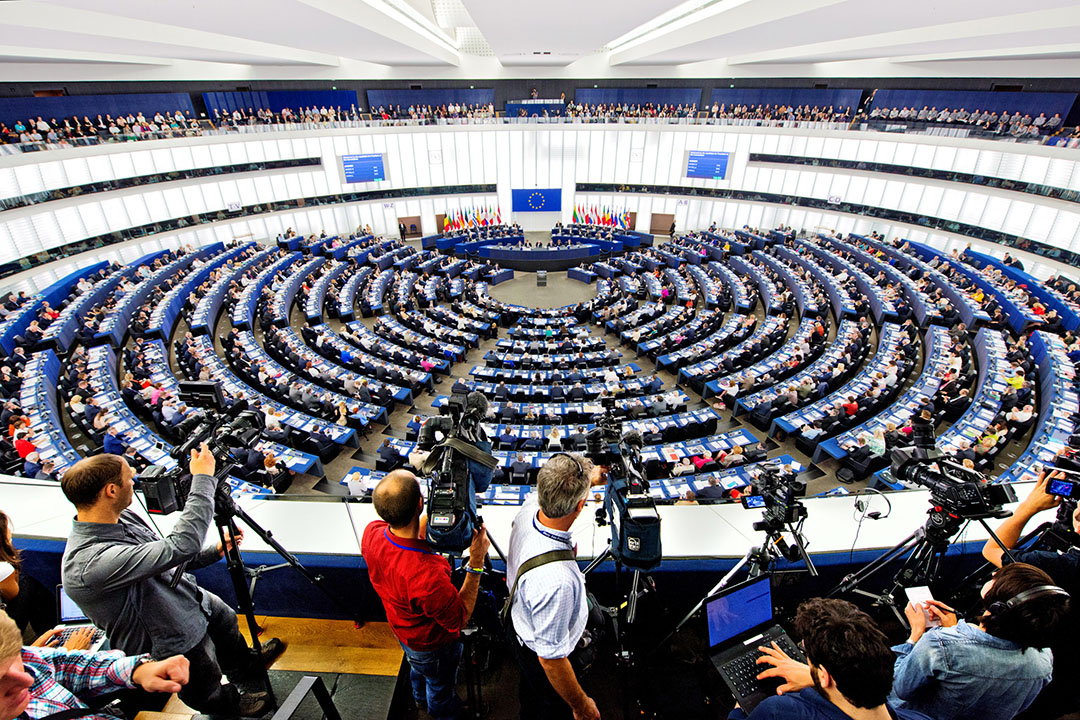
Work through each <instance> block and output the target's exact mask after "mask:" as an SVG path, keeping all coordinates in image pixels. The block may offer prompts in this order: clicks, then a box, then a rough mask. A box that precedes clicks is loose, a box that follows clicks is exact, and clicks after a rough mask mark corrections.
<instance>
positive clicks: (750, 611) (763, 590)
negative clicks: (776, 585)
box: [705, 575, 772, 647]
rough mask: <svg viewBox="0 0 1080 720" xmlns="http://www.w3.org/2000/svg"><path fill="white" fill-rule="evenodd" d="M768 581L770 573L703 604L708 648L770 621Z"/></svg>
mask: <svg viewBox="0 0 1080 720" xmlns="http://www.w3.org/2000/svg"><path fill="white" fill-rule="evenodd" d="M769 582H770V581H769V576H768V575H765V576H763V577H761V578H758V579H757V580H752V581H750V582H748V583H746V584H744V585H743V586H742V587H740V588H737V589H735V590H733V591H731V592H729V593H727V594H725V595H721V596H720V597H718V598H714V599H712V600H709V601H707V602H706V603H705V615H706V617H707V618H708V621H709V647H716V646H717V645H720V644H721V643H725V642H727V641H728V640H730V639H732V638H734V637H737V636H738V635H741V634H743V633H744V632H746V631H747V630H750V629H751V628H755V627H757V626H758V625H764V624H765V623H767V622H769V621H770V620H772V591H771V589H770V587H769Z"/></svg>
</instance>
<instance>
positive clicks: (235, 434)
mask: <svg viewBox="0 0 1080 720" xmlns="http://www.w3.org/2000/svg"><path fill="white" fill-rule="evenodd" d="M180 400H181V401H182V402H184V403H186V404H188V405H189V406H192V407H202V408H203V410H200V411H198V412H196V413H193V414H192V415H190V416H189V417H187V418H185V419H184V420H183V422H181V423H180V424H179V425H177V432H178V434H179V435H180V436H181V437H185V438H187V439H186V440H184V442H183V443H181V444H180V445H177V446H176V447H174V448H173V449H172V452H171V453H170V455H171V456H172V457H173V458H174V459H176V460H177V461H182V460H184V459H185V458H187V457H190V455H191V451H192V450H193V449H194V448H197V447H199V446H200V445H201V444H202V443H204V442H205V443H206V446H207V447H208V448H209V449H210V452H211V453H212V454H213V455H214V460H215V462H216V467H217V472H216V473H215V476H216V477H217V479H218V484H219V487H220V484H221V483H222V482H224V481H225V479H226V478H227V477H228V476H229V475H230V473H232V471H233V470H234V469H235V468H236V465H237V463H236V461H235V460H234V458H233V456H232V451H233V450H234V449H236V448H247V447H252V446H253V445H254V444H255V443H256V442H258V440H259V437H260V436H261V434H262V427H263V421H262V417H261V415H260V414H259V413H258V412H256V411H254V410H248V404H247V401H246V400H240V401H238V402H236V403H234V404H233V405H232V407H229V408H226V406H225V397H224V395H223V394H222V392H221V387H220V386H219V385H217V384H216V383H212V382H181V383H180ZM139 486H140V487H141V489H142V492H143V497H145V498H146V509H147V511H148V512H151V513H155V514H158V515H168V514H169V513H173V512H176V511H177V510H183V509H184V505H185V504H186V503H187V497H188V494H189V493H190V492H191V474H190V473H189V472H188V469H187V467H186V466H185V465H182V464H178V465H177V466H176V467H174V468H172V469H171V470H169V469H167V468H165V467H164V466H162V465H151V466H149V467H147V468H146V469H145V470H143V471H142V473H140V474H139Z"/></svg>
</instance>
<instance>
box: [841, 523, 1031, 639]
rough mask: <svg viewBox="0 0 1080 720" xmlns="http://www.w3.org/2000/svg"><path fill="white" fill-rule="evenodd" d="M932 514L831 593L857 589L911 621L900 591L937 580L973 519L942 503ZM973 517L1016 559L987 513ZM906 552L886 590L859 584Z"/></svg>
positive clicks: (857, 592) (849, 576)
mask: <svg viewBox="0 0 1080 720" xmlns="http://www.w3.org/2000/svg"><path fill="white" fill-rule="evenodd" d="M928 514H929V517H928V518H927V519H926V523H925V524H924V525H923V526H922V527H920V528H919V529H917V530H916V531H915V532H913V533H912V534H910V535H908V536H907V537H906V538H904V539H903V540H901V541H900V542H899V543H898V544H896V545H894V546H893V547H892V549H890V550H888V551H886V552H885V554H884V555H882V556H881V557H879V558H877V559H876V560H874V561H873V562H871V563H870V564H869V565H867V566H865V567H864V568H862V569H861V570H859V571H858V572H854V573H851V574H850V575H847V576H846V577H845V578H844V579H843V580H841V581H840V584H838V585H837V586H836V587H835V588H833V589H832V591H830V592H829V595H828V596H829V597H836V596H837V595H843V594H845V593H849V592H854V593H856V594H858V595H862V596H865V597H868V598H871V599H873V600H874V604H875V605H888V606H889V608H890V609H891V610H892V611H893V614H894V615H896V618H897V620H899V621H900V624H901V625H904V626H905V627H906V626H907V622H906V620H905V619H904V615H903V613H901V612H900V610H899V608H898V607H897V604H896V603H897V593H899V592H900V591H901V590H903V589H904V588H906V587H913V586H918V585H930V584H931V583H934V582H936V581H937V579H938V577H939V575H940V574H941V559H942V557H944V555H945V553H946V552H948V550H949V545H951V544H952V538H953V536H955V535H956V534H957V533H958V532H959V531H960V528H961V527H962V526H963V525H964V523H965V522H966V521H967V520H968V519H969V518H963V517H960V516H959V515H954V514H953V513H951V512H949V511H947V510H945V509H943V508H940V507H933V508H931V509H930V510H929V512H928ZM970 519H977V520H978V521H979V522H980V523H982V526H983V527H984V528H986V532H987V533H989V534H990V537H991V538H993V539H994V542H996V543H997V544H998V545H1000V546H1001V548H1002V549H1003V550H1005V554H1006V555H1008V556H1009V559H1010V560H1012V559H1013V558H1012V554H1011V553H1010V552H1009V550H1008V548H1006V547H1005V546H1004V545H1003V544H1002V542H1001V540H999V539H998V537H997V535H995V534H994V531H993V530H991V529H990V526H989V525H988V524H987V523H986V518H985V517H981V518H970ZM905 553H909V554H908V556H907V559H906V560H905V561H904V564H903V565H901V566H900V570H898V571H897V573H896V575H894V576H893V580H892V584H891V585H889V586H888V587H886V589H885V590H883V591H882V592H880V593H872V592H868V591H866V590H863V589H861V588H860V587H859V586H860V585H862V584H863V583H865V582H866V581H867V580H869V579H870V578H871V577H872V576H874V575H876V574H877V573H878V571H880V570H881V569H882V568H884V567H885V566H886V565H888V564H889V563H891V562H892V561H893V560H896V559H898V558H900V557H903V556H904V554H905Z"/></svg>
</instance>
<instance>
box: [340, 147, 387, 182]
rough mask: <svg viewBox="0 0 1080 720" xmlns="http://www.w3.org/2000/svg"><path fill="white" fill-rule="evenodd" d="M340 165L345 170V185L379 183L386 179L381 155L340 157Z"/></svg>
mask: <svg viewBox="0 0 1080 720" xmlns="http://www.w3.org/2000/svg"><path fill="white" fill-rule="evenodd" d="M341 165H342V167H343V168H344V169H345V182H347V183H365V182H379V181H380V180H385V179H386V169H385V168H384V167H383V154H382V153H370V154H368V155H342V156H341Z"/></svg>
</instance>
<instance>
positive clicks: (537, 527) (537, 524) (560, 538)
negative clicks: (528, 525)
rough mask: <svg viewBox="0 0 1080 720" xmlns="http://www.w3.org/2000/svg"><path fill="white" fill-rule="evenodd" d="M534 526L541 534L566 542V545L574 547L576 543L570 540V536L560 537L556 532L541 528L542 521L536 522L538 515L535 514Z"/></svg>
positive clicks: (556, 540)
mask: <svg viewBox="0 0 1080 720" xmlns="http://www.w3.org/2000/svg"><path fill="white" fill-rule="evenodd" d="M533 528H535V529H536V532H538V533H540V534H541V535H543V536H544V537H546V538H550V539H552V540H554V541H555V542H560V543H565V544H566V546H567V547H569V548H573V547H574V544H573V543H572V542H570V539H569V538H564V537H559V536H558V535H556V534H555V533H551V532H548V531H547V530H544V529H543V528H541V527H540V523H538V522H536V516H535V515H533Z"/></svg>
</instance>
